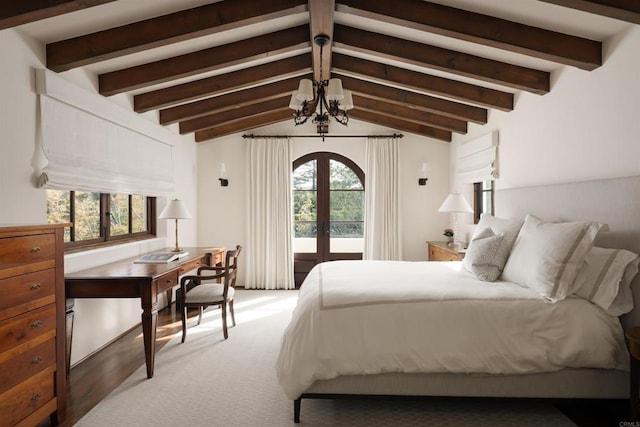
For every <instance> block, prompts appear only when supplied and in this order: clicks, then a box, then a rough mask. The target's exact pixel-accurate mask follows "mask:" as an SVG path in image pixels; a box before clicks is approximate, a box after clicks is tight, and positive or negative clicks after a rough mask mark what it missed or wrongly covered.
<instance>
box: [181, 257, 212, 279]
mask: <svg viewBox="0 0 640 427" xmlns="http://www.w3.org/2000/svg"><path fill="white" fill-rule="evenodd" d="M202 265H204V263H203V261H202V259H194V260H191V261H189V262H188V263H186V264H184V265H183V266H182V267H180V270H179V271H178V275H179V276H182V275H184V274H186V273H188V272H190V271H191V270H195V269H196V268H198V267H200V266H202ZM214 265H215V264H214Z"/></svg>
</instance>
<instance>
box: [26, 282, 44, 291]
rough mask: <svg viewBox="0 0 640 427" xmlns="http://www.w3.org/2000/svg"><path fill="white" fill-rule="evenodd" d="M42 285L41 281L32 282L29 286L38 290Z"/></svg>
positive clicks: (33, 289)
mask: <svg viewBox="0 0 640 427" xmlns="http://www.w3.org/2000/svg"><path fill="white" fill-rule="evenodd" d="M41 287H42V285H41V284H40V283H37V282H36V283H32V284H31V286H30V287H29V289H31V290H32V291H37V290H38V289H40V288H41Z"/></svg>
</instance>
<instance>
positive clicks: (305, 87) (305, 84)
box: [296, 79, 313, 101]
mask: <svg viewBox="0 0 640 427" xmlns="http://www.w3.org/2000/svg"><path fill="white" fill-rule="evenodd" d="M296 96H297V97H298V99H299V100H300V101H313V82H312V81H311V80H309V79H302V80H300V84H299V85H298V91H297V92H296Z"/></svg>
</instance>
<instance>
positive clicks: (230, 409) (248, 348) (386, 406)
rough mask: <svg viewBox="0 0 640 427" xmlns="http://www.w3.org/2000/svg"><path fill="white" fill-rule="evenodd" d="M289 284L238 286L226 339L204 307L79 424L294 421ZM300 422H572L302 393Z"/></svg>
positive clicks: (483, 405)
mask: <svg viewBox="0 0 640 427" xmlns="http://www.w3.org/2000/svg"><path fill="white" fill-rule="evenodd" d="M296 299H297V293H296V292H295V291H250V290H239V291H238V292H237V295H236V303H235V304H236V320H237V322H238V325H237V326H236V327H235V328H231V329H230V331H229V339H228V340H226V341H225V340H223V339H222V332H221V321H220V310H213V309H210V310H208V311H205V316H204V318H203V321H202V324H201V325H200V326H195V324H193V325H192V327H191V328H189V330H188V334H187V341H186V343H185V344H181V343H180V335H179V334H178V335H177V336H176V337H174V338H173V339H172V341H171V342H170V343H168V344H167V345H166V346H165V347H163V348H162V349H161V350H160V351H159V352H158V353H157V355H156V363H155V375H154V377H153V378H152V379H151V380H147V379H146V375H145V368H144V366H143V367H141V368H140V369H139V370H138V371H136V372H135V373H134V374H133V375H132V376H131V377H130V378H128V379H127V380H126V381H125V382H124V383H123V384H121V385H120V386H119V387H118V388H117V389H116V390H114V391H113V392H112V393H111V394H110V395H109V397H107V398H106V399H105V400H103V401H102V402H101V403H100V404H98V406H96V407H95V408H94V409H93V410H91V411H90V412H89V413H88V414H87V415H86V416H84V417H83V418H82V419H81V420H80V421H79V422H78V423H77V424H76V425H77V426H91V427H96V426H165V425H166V426H168V425H189V426H225V427H227V426H232V427H244V426H247V427H251V426H260V427H272V426H288V425H291V426H292V425H294V423H293V403H292V402H291V401H290V400H288V399H287V398H286V397H285V396H284V395H283V394H282V391H281V390H280V387H279V385H278V382H277V380H276V376H275V369H274V364H275V360H276V357H277V354H278V350H279V343H280V336H281V334H282V331H283V330H284V328H285V327H286V325H287V323H288V321H289V319H290V317H291V310H292V309H293V307H294V305H295V303H296ZM299 425H301V426H367V427H370V426H373V425H375V426H426V425H433V426H447V425H450V426H510V427H512V426H554V427H555V426H574V425H575V424H574V423H572V422H571V421H570V420H569V418H567V417H566V416H565V415H564V414H563V413H562V412H560V411H559V410H558V409H556V408H555V407H554V406H553V405H552V404H551V403H546V402H540V401H526V400H522V401H520V400H518V401H513V400H509V401H502V400H490V399H435V398H434V399H424V400H310V399H307V400H303V401H302V412H301V423H300V424H299Z"/></svg>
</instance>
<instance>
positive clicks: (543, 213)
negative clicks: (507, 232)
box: [495, 176, 640, 328]
mask: <svg viewBox="0 0 640 427" xmlns="http://www.w3.org/2000/svg"><path fill="white" fill-rule="evenodd" d="M495 201H496V216H499V217H502V218H524V216H526V215H527V214H533V215H536V216H538V217H540V218H542V219H544V220H549V221H583V220H586V221H598V222H601V223H603V224H607V225H608V231H600V233H599V234H598V237H597V238H596V242H595V245H596V246H600V247H605V248H619V249H628V250H630V251H633V252H635V253H638V254H640V176H633V177H627V178H613V179H602V180H595V181H583V182H574V183H566V184H553V185H541V186H535V187H521V188H510V189H505V190H497V191H496V200H495ZM631 287H632V290H633V297H634V309H633V311H632V312H631V313H629V314H626V315H624V316H622V319H621V320H622V323H623V325H624V326H625V327H627V328H628V327H630V326H632V325H640V274H638V275H637V276H636V278H635V280H634V281H633V283H632V285H631Z"/></svg>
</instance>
